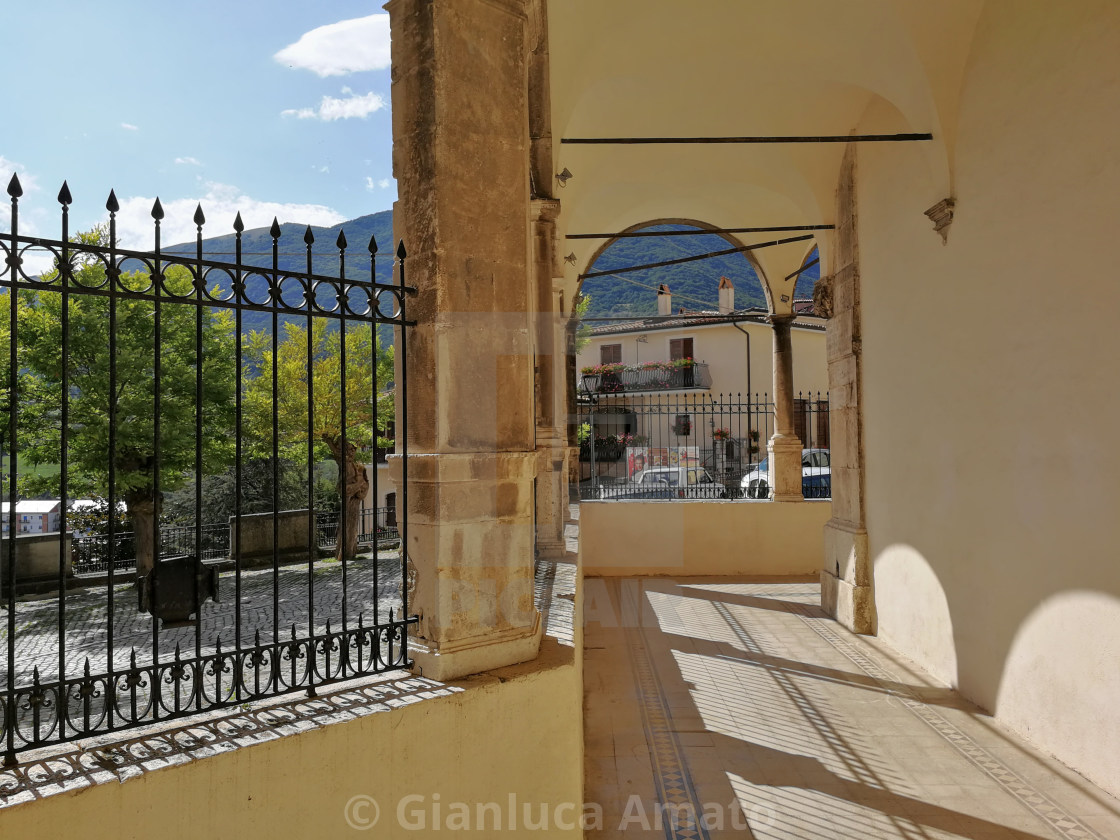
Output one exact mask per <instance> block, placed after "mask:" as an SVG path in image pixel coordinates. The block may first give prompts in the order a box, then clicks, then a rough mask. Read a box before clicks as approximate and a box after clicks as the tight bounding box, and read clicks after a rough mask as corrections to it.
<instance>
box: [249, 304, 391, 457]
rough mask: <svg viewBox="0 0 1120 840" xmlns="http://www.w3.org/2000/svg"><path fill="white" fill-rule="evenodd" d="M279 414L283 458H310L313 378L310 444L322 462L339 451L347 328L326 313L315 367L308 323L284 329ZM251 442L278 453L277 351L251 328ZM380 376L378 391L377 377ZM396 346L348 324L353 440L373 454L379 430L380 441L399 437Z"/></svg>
mask: <svg viewBox="0 0 1120 840" xmlns="http://www.w3.org/2000/svg"><path fill="white" fill-rule="evenodd" d="M276 359H277V362H276V365H275V367H276V372H275V373H276V381H277V387H276V413H277V427H278V430H279V438H278V440H277V447H278V449H279V451H280V453H281V457H284V458H290V459H293V460H296V461H298V462H301V463H306V462H307V446H308V431H309V428H308V400H307V388H308V375H309V371H310V376H311V389H312V401H311V406H312V416H311V422H310V433H311V434H310V438H311V440H310V443H311V446H312V447H313V448H314V452H313V457H314V458H315V460H316V461H319V460H322V459H323V458H325V457H327V456H332V457H333V453H332V451H331V449H332V445H333V446H338V445H340V444H341V438H342V431H343V418H342V399H341V395H342V333H341V331H340V330H339V329H338V327H337V324H334V323H331V322H328V321H327V319H325V318H317V319H314V322H313V324H312V326H311V364H308V334H307V327H306V326H303V325H301V324H295V323H288V324H284V325H283V326H282V337H279V340H278V342H277V350H276ZM244 360H245V379H246V386H245V398H244V404H243V405H244V420H243V423H242V428H243V429H244V431H245V438H246V443H247V445H248V447H249V449H250V452H251V453H252V454H253V455H254V456H256V457H260V458H270V457H271V452H272V412H273V390H272V379H273V366H274V365H273V351H272V337H271V335H269V334H268V333H264V332H252V333H250V335H249V337H248V339H247V341H246V342H245V348H244ZM375 376H376V396H375V379H374V377H375ZM392 380H393V348H392V347H387V348H382V346H381V342H380V339H379V337H377V336H375V335H374V333H373V330H371V329H370V328H369V326H368V325H366V324H349V325H347V328H346V426H345V428H346V438H347V443H348V445H350V446H352V447H355V448H356V449H357V450H358V451H359V452H363V453H371V452H372V451H373V441H374V433H375V421H376V430H377V445H378V446H379V447H384V448H388V447H391V446H392V445H393V442H392V440H390V439H389V438H387V437H385V431H386V430H387V429H388V428H389V424H390V423H391V422H392V420H393V394H392V391H391V390H387V386H388V385H389V384H390V383H391V382H392Z"/></svg>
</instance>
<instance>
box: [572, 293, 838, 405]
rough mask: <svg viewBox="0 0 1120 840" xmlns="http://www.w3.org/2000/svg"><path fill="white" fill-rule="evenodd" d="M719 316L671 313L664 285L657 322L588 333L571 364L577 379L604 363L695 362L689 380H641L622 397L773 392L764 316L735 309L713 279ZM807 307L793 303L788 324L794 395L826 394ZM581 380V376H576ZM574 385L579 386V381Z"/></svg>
mask: <svg viewBox="0 0 1120 840" xmlns="http://www.w3.org/2000/svg"><path fill="white" fill-rule="evenodd" d="M718 291H719V309H718V310H685V309H684V308H683V307H682V308H680V309H679V310H678V311H677V312H673V302H672V294H671V292H670V291H669V288H668V287H667V286H665V285H662V286H661V287H660V288H659V289H658V292H657V310H658V314H657V315H656V316H650V317H647V318H640V319H636V320H630V321H622V322H619V323H613V324H606V325H603V326H597V327H593V328H592V330H591V336H590V341H589V342H588V343H587V345H586V346H585V347H584V348H583V350H581V351H580V352H579V354H578V355H577V357H576V364H577V366H578V369H579V370H580V371H581V372H582V371H583V370H585V369H588V368H594V367H596V366H598V365H604V364H622V365H627V366H631V365H641V364H647V363H649V362H657V361H677V360H681V359H693V360H694V361H695V362H696V364H697V369H696V371H695V375H694V376H691V377H681V378H678V380H675V381H673V382H672V383H671V384H670V388H669V389H666V388H664V387H658V388H649V389H644V388H642V387H641V384H640V381H638V382H635V383H633V387H626V388H625V390H626V392H629V393H633V392H641V391H645V390H649V391H657V392H660V393H665V392H666V390H668V391H669V392H670V393H674V392H680V391H695V390H704V391H708V392H710V393H711V394H713V395H714V394H743V396H744V397H745V396H746V395H747V394H748V393H762V392H767V391H770V390H772V388H773V364H774V357H773V342H772V339H771V328H770V325H769V324H768V323H767V322H766V311H765V310H763V309H757V308H753V309H735V308H734V300H735V288H734V286H733V285H732V283H731V281H730V280H729V279H728V278H726V277H721V278H720V280H719V290H718ZM812 306H813V303H812V301H808V300H806V301H800V300H799V301H795V302H794V313H795V314H796V316H797V317H796V319H795V320H794V322H793V330H792V333H793V386H794V392H795V393H796V392H797V391H803V392H806V393H808V392H814V393H816V392H822V393H823V392H824V391H827V390H828V370H827V364H826V360H825V334H824V330H825V320H824V319H823V318H819V317H817V316H816V315H815V314H813V308H812ZM581 378H582V377H581ZM577 382H578V380H577Z"/></svg>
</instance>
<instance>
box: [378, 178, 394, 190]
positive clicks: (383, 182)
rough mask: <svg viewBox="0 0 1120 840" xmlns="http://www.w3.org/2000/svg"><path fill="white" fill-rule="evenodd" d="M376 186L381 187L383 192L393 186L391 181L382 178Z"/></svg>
mask: <svg viewBox="0 0 1120 840" xmlns="http://www.w3.org/2000/svg"><path fill="white" fill-rule="evenodd" d="M377 186H379V187H381V189H383V190H387V189H389V187H391V186H393V181H392V179H390V178H382V179H381V180H380V181H378V182H377Z"/></svg>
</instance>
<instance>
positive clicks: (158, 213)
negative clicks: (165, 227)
mask: <svg viewBox="0 0 1120 840" xmlns="http://www.w3.org/2000/svg"><path fill="white" fill-rule="evenodd" d="M152 218H153V219H155V220H156V221H157V222H158V221H159V220H160V219H162V218H163V205H162V204H160V203H159V196H158V195H157V196H156V201H155V204H153V205H152Z"/></svg>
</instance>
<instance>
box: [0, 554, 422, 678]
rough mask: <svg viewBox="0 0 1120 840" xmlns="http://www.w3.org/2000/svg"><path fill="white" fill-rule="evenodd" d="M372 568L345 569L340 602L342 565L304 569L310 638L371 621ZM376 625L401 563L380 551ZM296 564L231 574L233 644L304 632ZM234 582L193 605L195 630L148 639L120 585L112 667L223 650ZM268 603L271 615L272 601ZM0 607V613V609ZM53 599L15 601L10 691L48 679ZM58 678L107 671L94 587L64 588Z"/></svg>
mask: <svg viewBox="0 0 1120 840" xmlns="http://www.w3.org/2000/svg"><path fill="white" fill-rule="evenodd" d="M373 567H374V562H373V558H372V557H371V556H369V555H366V556H364V557H359V558H358V559H357V560H354V561H351V562H349V563H347V564H346V570H345V574H346V586H345V593H346V596H345V598H344V597H343V591H344V590H343V567H342V565H341V564H340V563H338V562H336V561H334V560H321V561H319V562H317V563H315V565H314V571H313V575H312V576H311V578H310V579H311V585H312V587H313V590H314V598H313V603H314V632H316V633H320V632H323V631H324V630H325V629H326V626H327V622H328V621H329V622H330V626H331V629H332V630H340V629H342V627H343V607H344V605H345V610H346V624H347V626H349V627H356V626H357V624H358V619H359V616H361V618H362V620H363V622H364V623H365V625H366V626H369V625H371V624H373V623H374V622H375V616H374V609H373V598H374V576H373ZM377 569H378V573H377V585H378V593H377V595H378V610H377V617H378V618H380V619H381V620H382V621H385V620H387V619H388V615H389V610H390V609H392V610H394V617H396V618H399V617H400V610H401V602H400V598H401V594H400V593H401V565H400V559H399V556H398V554H397V552H395V551H393V552H381V553H380V554H379V556H378V559H377ZM308 579H309V576H308V570H307V566H306V565H291V566H283V567H281V568H280V570H279V574H277V575H274V574H273V570H272V569H271V568H267V569H254V570H251V571H243V572H242V573H241V643H242V646H245V647H248V646H252V645H253V644H254V643H255V641H256V638H257V635H258V634H259V638H260V642H261V643H264V644H267V643H269V642H271V641H272V640H273V629H274V627H276V628H278V630H279V637H280V640H284V639H287V638H290V637H291V634H292V631H293V628H294V630H295V633H296V634H298V635H300V636H304V635H306V634H307V632H308V623H309V616H310V612H311V601H312V599H309V597H308ZM235 593H236V580H235V574H234V573H233V572H232V571H231V572H224V573H222V575H221V576H220V580H219V585H218V597H219V601H218V602H217V603H215V602H213V601H210V602H207V603H206V604H204V605H203V608H202V621H201V622H200V624H199V626H198V627H197V629H196V628H195V627H193V626H192V627H176V628H169V629H161V630H159V632H158V634H154V633H153V629H154V625H156V624H157V622H156V620H155V619H153V618H152V617H151V616H150V615H148V614H146V613H141V612H139V610H138V609H137V594H136V589H135V587H134V585H133V584H132V583H131V582H130V583H127V584H120V585H117V586H115V587H114V588H113V601H114V603H113V624H114V627H113V647H114V653H113V662H114V664H115V667H116V668H117V669H123V668H127V667H128V666H129V664H130V661H131V658H132V656H133V655H134V654H135V657H136V663H137V664H138V665H144V664H148V663H151V662H152V655H153V650H154V649H155V648H154V647H153V645H154V644H158V654H159V659H160V661H167V660H169V659H171V658H173V657H174V655H175V646H176V645H178V646H179V647H180V649H181V651H182V653H183V655H184V657H193V656H194V655H196V654H197V653H203V654H205V653H209V652H212V651H213V650H214V649H215V646H216V644H217V643H218V642H219V640H220V642H221V645H222V648H223V649H224V650H231V649H233V648H234V646H235V643H236V632H235V628H236V616H235V602H236V597H235ZM274 593H275V598H276V603H275V608H274V603H273V598H274ZM5 606H6V605H5ZM58 619H59V601H58V598H57V596H56V595H49V596H42V597H38V598H36V599H33V600H32V599H28V600H23V601H19V602H17V604H16V663H17V666H16V667H17V675H16V679H17V684H19V685H26V684H28V683H30V681H31V678H32V674H33V672H34V669H36V668H38V669H39V676H40V678H41V679H42V680H44V681H47V680H53V679H55V678H57V675H58V659H59V655H58ZM65 627H66V632H65V642H66V674H67V676H78V675H80V674H81V673H82V672H83V670H84V668H85V665H86V662H87V659H88V662H89V667H90V671H91V673H94V674H97V673H99V672H103V671H104V670H105V669H106V668H107V666H108V651H107V648H108V642H109V639H108V589H107V587H106V586H104V585H102V586H95V587H91V588H88V589H80V590H71V591H69V592H67V593H66V599H65ZM7 644H8V613H7V609H6V608H0V680H5V679H7V656H5V655H4V652H5V651H6V650H7Z"/></svg>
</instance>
